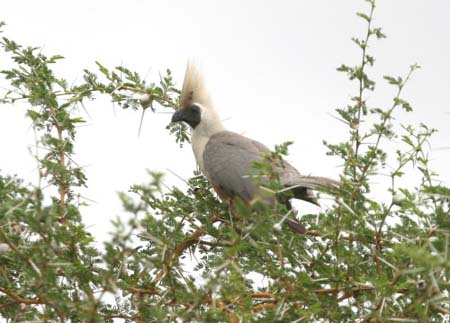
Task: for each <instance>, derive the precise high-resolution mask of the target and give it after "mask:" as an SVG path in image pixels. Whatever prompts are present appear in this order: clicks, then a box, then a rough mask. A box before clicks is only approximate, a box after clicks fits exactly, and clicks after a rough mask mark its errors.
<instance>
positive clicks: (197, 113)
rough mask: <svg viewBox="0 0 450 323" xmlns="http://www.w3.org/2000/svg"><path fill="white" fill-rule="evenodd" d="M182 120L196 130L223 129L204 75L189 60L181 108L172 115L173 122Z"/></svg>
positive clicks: (214, 130)
mask: <svg viewBox="0 0 450 323" xmlns="http://www.w3.org/2000/svg"><path fill="white" fill-rule="evenodd" d="M180 121H184V122H186V123H187V124H189V125H190V126H191V127H192V128H193V129H194V130H195V129H198V128H201V129H202V132H207V133H211V132H216V131H218V130H223V126H222V122H221V121H220V118H219V117H218V115H217V113H216V112H215V110H214V108H213V103H212V100H211V98H210V96H209V93H208V91H207V89H206V86H205V84H204V81H203V77H202V75H201V73H200V71H199V70H198V68H197V67H196V66H195V65H194V64H193V63H192V62H188V64H187V67H186V73H185V75H184V82H183V89H182V90H181V94H180V108H179V109H178V110H177V111H176V112H175V114H174V115H173V116H172V122H180Z"/></svg>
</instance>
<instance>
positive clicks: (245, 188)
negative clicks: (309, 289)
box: [172, 63, 340, 234]
mask: <svg viewBox="0 0 450 323" xmlns="http://www.w3.org/2000/svg"><path fill="white" fill-rule="evenodd" d="M181 121H184V122H186V123H187V124H189V125H190V126H191V128H192V135H191V144H192V149H193V151H194V155H195V159H196V161H197V164H198V166H199V168H200V170H201V172H202V173H203V174H204V175H205V176H206V177H207V178H208V180H209V182H210V184H211V186H212V187H213V188H214V190H215V191H216V192H217V194H218V195H219V197H220V198H221V199H222V200H223V201H225V202H226V203H228V204H229V205H232V203H233V201H234V200H235V199H236V198H240V199H241V200H242V201H243V202H245V203H246V204H249V205H250V204H251V203H252V201H253V200H254V199H255V197H257V194H258V192H259V189H260V186H261V181H260V182H259V183H257V181H255V180H254V178H253V177H252V176H249V175H251V174H252V173H254V172H255V169H254V163H255V162H260V163H261V162H263V161H264V158H263V155H264V154H265V153H266V154H267V153H268V152H270V150H269V149H268V148H267V147H266V146H264V145H263V144H262V143H260V142H258V141H256V140H253V139H250V138H247V137H244V136H242V135H240V134H237V133H234V132H231V131H228V130H225V127H224V125H223V123H222V120H221V119H220V117H219V115H218V113H217V112H216V110H215V109H214V106H213V103H212V100H211V98H210V96H209V94H208V92H207V89H206V87H205V84H204V81H203V78H202V75H201V74H200V72H199V70H198V69H197V67H196V66H195V65H194V64H193V63H188V65H187V68H186V74H185V77H184V83H183V88H182V91H181V95H180V108H179V109H178V110H177V111H176V112H175V114H174V115H173V116H172V122H181ZM274 172H276V174H277V177H278V178H279V183H280V184H281V185H282V186H283V187H285V189H283V190H282V191H283V192H284V193H286V192H287V191H289V195H288V196H289V198H296V199H300V200H304V201H307V202H311V203H314V204H317V205H318V202H317V199H316V197H315V195H314V193H313V190H317V189H323V188H327V187H338V186H339V185H340V184H339V182H337V181H334V180H331V179H328V178H324V177H313V176H302V175H300V173H299V172H298V171H297V169H295V168H294V167H293V166H292V165H291V164H289V163H288V162H286V161H284V160H283V161H280V162H279V163H277V164H276V166H275V167H274ZM262 184H264V183H262ZM285 196H286V195H285ZM289 198H288V199H286V198H282V197H281V196H277V200H278V202H281V203H284V204H285V205H286V206H287V208H288V209H291V204H290V201H289ZM267 201H268V202H267V203H268V204H270V205H274V203H275V199H268V200H267ZM285 222H286V224H287V225H288V226H289V227H290V228H291V229H292V230H293V231H295V232H297V233H300V234H303V233H305V232H306V230H305V228H304V226H303V225H302V224H300V223H299V222H297V221H295V220H293V219H286V221H285Z"/></svg>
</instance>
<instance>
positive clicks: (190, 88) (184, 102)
mask: <svg viewBox="0 0 450 323" xmlns="http://www.w3.org/2000/svg"><path fill="white" fill-rule="evenodd" d="M193 103H199V104H201V105H202V106H203V107H205V108H212V100H211V98H210V96H209V93H208V91H207V89H206V86H205V83H204V81H203V76H202V74H201V73H200V71H199V69H198V67H197V66H196V65H195V64H194V63H193V62H188V63H187V66H186V73H185V74H184V82H183V89H182V90H181V94H180V108H186V107H188V106H190V105H192V104H193Z"/></svg>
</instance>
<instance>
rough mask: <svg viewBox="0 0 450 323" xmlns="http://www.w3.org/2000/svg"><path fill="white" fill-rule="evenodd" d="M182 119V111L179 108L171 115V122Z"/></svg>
mask: <svg viewBox="0 0 450 323" xmlns="http://www.w3.org/2000/svg"><path fill="white" fill-rule="evenodd" d="M183 120H184V111H183V110H182V109H179V110H177V111H176V112H175V113H174V114H173V115H172V120H171V122H179V121H183Z"/></svg>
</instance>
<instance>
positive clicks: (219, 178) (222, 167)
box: [203, 131, 268, 202]
mask: <svg viewBox="0 0 450 323" xmlns="http://www.w3.org/2000/svg"><path fill="white" fill-rule="evenodd" d="M263 151H268V148H267V147H265V146H264V145H262V144H260V143H256V144H255V142H254V141H253V140H251V139H249V138H246V137H244V136H241V135H239V134H236V133H233V132H229V131H222V132H219V133H217V134H215V135H213V136H212V137H211V139H210V140H209V141H208V143H207V145H206V147H205V151H204V152H203V163H204V167H205V171H206V176H207V177H208V179H209V181H210V182H211V185H212V186H213V187H214V189H215V190H216V191H217V193H218V194H219V196H220V197H221V198H222V199H232V198H234V197H235V196H239V197H241V198H242V199H243V200H244V201H246V202H250V201H251V200H252V199H253V198H254V197H255V185H254V181H253V179H252V178H251V177H249V175H250V174H251V172H252V165H253V162H255V161H258V160H261V153H262V152H263Z"/></svg>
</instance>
